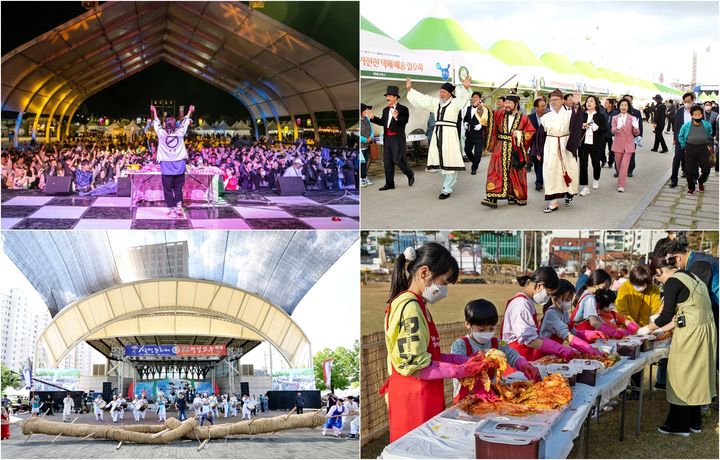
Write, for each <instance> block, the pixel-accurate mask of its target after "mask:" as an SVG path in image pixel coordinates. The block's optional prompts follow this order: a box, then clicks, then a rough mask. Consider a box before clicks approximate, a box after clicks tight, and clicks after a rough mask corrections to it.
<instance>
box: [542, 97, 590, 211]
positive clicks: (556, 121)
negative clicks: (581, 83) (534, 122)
mask: <svg viewBox="0 0 720 460" xmlns="http://www.w3.org/2000/svg"><path fill="white" fill-rule="evenodd" d="M572 102H573V106H572V108H571V109H568V108H566V107H565V105H564V101H563V94H562V92H560V90H558V89H556V90H555V91H553V92H552V93H551V94H550V106H551V110H549V111H548V112H547V113H546V114H545V115H543V116H542V117H541V118H540V126H541V127H542V133H539V135H538V142H540V143H541V144H544V145H542V148H540V149H539V151H541V152H543V174H542V175H543V183H544V187H545V200H547V201H549V203H548V205H547V206H546V207H545V210H544V211H545V212H546V213H549V212H553V211H555V210H557V209H558V208H559V207H560V205H559V204H558V200H559V199H560V198H564V199H565V205H566V206H570V205H571V204H572V201H573V197H574V196H575V195H577V193H578V182H579V178H580V172H579V168H578V163H577V149H578V147H579V145H580V138H581V136H582V114H583V110H582V109H581V108H580V95H579V94H574V95H573V97H572Z"/></svg>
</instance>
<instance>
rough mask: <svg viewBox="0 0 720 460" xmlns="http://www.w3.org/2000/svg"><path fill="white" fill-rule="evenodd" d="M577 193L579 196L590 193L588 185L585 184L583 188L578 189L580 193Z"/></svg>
mask: <svg viewBox="0 0 720 460" xmlns="http://www.w3.org/2000/svg"><path fill="white" fill-rule="evenodd" d="M578 195H580V196H588V195H590V189H589V188H588V186H587V185H586V186H584V187H583V189H582V190H581V191H580V193H578Z"/></svg>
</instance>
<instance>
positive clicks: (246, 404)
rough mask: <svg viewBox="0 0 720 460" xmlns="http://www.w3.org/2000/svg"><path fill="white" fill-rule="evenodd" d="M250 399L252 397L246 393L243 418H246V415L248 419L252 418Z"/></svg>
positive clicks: (243, 398) (243, 400) (243, 399)
mask: <svg viewBox="0 0 720 460" xmlns="http://www.w3.org/2000/svg"><path fill="white" fill-rule="evenodd" d="M249 401H250V398H249V397H248V396H247V395H245V396H243V397H242V402H243V406H242V419H243V420H245V417H247V419H248V420H250V418H251V417H250V409H249V408H248V402H249Z"/></svg>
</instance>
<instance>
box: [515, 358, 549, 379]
mask: <svg viewBox="0 0 720 460" xmlns="http://www.w3.org/2000/svg"><path fill="white" fill-rule="evenodd" d="M513 367H514V368H515V369H517V370H519V371H520V372H522V373H523V374H524V375H525V377H527V378H528V380H534V381H535V382H539V381H540V380H542V377H540V372H538V370H537V367H535V366H533V365H532V364H530V363H529V362H528V361H527V359H525V358H520V359H518V360H517V361H516V362H515V366H513Z"/></svg>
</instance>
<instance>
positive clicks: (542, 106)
mask: <svg viewBox="0 0 720 460" xmlns="http://www.w3.org/2000/svg"><path fill="white" fill-rule="evenodd" d="M533 109H534V110H533V113H531V114H530V115H528V118H529V119H530V123H532V125H533V126H534V127H535V136H537V135H538V134H537V133H538V132H539V131H540V118H542V116H543V115H545V111H546V110H547V103H546V102H545V99H543V98H541V97H539V98H537V99H535V101H534V102H533ZM530 159H531V160H532V165H533V169H534V170H535V190H537V191H540V190H542V189H543V175H542V173H543V171H542V169H543V160H542V151H541V150H540V149H539V148H538V145H537V143H536V142H535V140H534V139H533V143H532V144H531V147H530Z"/></svg>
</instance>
